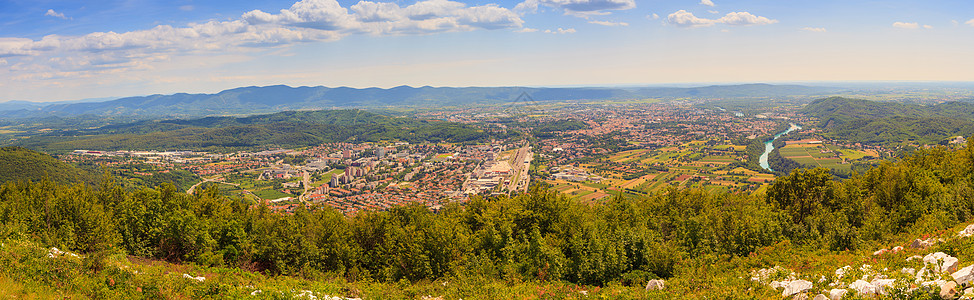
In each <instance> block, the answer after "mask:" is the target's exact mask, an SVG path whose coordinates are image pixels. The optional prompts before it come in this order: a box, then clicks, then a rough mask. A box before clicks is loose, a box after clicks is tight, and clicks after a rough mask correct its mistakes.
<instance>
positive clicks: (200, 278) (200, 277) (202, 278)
mask: <svg viewBox="0 0 974 300" xmlns="http://www.w3.org/2000/svg"><path fill="white" fill-rule="evenodd" d="M183 278H186V279H192V280H196V281H199V282H203V281H204V280H206V277H203V276H196V277H193V275H189V274H186V273H183Z"/></svg>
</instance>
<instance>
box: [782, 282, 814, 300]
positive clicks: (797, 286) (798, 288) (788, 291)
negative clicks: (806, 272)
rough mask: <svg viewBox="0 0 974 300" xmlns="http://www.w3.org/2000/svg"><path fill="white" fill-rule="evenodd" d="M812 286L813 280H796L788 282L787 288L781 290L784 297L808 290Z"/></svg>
mask: <svg viewBox="0 0 974 300" xmlns="http://www.w3.org/2000/svg"><path fill="white" fill-rule="evenodd" d="M811 288H812V282H811V281H808V280H795V281H792V282H789V283H788V286H786V287H785V290H784V291H782V292H781V296H782V297H788V296H791V295H794V294H798V293H801V292H804V291H807V290H809V289H811Z"/></svg>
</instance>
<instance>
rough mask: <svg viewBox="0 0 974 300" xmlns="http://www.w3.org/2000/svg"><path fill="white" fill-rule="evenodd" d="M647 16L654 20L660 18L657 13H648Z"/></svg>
mask: <svg viewBox="0 0 974 300" xmlns="http://www.w3.org/2000/svg"><path fill="white" fill-rule="evenodd" d="M647 17H649V18H651V19H653V20H659V15H657V14H652V15H648V16H647Z"/></svg>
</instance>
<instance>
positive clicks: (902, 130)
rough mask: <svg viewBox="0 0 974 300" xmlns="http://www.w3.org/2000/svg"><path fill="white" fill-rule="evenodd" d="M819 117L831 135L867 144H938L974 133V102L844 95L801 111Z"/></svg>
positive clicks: (818, 101)
mask: <svg viewBox="0 0 974 300" xmlns="http://www.w3.org/2000/svg"><path fill="white" fill-rule="evenodd" d="M799 112H800V113H802V114H805V115H808V116H811V117H815V118H817V119H818V120H819V121H818V123H817V124H816V125H815V126H816V127H818V128H822V129H824V130H825V131H826V133H827V134H828V135H829V136H832V137H837V138H841V139H843V140H847V141H851V142H855V143H865V144H887V143H904V142H907V143H909V142H912V143H915V144H920V145H922V144H938V143H941V142H942V141H944V140H946V139H948V138H951V137H954V136H958V135H961V136H971V135H974V102H946V103H941V104H937V105H931V106H921V105H915V104H903V103H895V102H875V101H868V100H859V99H848V98H842V97H829V98H823V99H819V100H815V101H813V102H812V103H810V104H808V105H807V106H806V107H804V108H802V109H800V110H799Z"/></svg>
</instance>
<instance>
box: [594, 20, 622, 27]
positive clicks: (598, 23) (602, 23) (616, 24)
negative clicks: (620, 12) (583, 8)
mask: <svg viewBox="0 0 974 300" xmlns="http://www.w3.org/2000/svg"><path fill="white" fill-rule="evenodd" d="M588 22H589V23H592V24H596V25H602V26H629V23H626V22H610V21H588Z"/></svg>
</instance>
